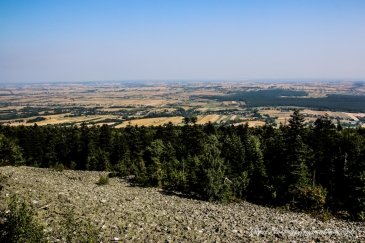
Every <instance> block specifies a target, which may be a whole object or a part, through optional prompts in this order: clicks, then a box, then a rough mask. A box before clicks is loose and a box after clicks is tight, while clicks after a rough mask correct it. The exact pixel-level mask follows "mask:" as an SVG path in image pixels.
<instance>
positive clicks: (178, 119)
mask: <svg viewBox="0 0 365 243" xmlns="http://www.w3.org/2000/svg"><path fill="white" fill-rule="evenodd" d="M182 119H183V117H182V116H174V117H156V118H143V119H135V120H130V121H125V122H123V123H122V124H120V125H118V126H116V128H122V127H126V126H128V125H131V126H136V125H137V126H161V125H164V124H167V123H169V122H171V123H172V124H174V125H179V124H181V123H182Z"/></svg>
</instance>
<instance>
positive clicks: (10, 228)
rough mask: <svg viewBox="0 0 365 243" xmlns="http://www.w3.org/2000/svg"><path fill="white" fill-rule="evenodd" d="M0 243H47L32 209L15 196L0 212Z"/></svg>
mask: <svg viewBox="0 0 365 243" xmlns="http://www.w3.org/2000/svg"><path fill="white" fill-rule="evenodd" d="M0 242H46V237H45V235H44V233H43V226H42V225H40V224H39V223H38V222H36V220H35V219H34V214H33V211H32V209H31V208H30V207H29V206H28V205H27V204H25V202H23V201H20V200H19V199H18V198H17V197H15V196H13V197H12V198H11V199H10V203H9V204H8V206H7V208H4V209H1V211H0Z"/></svg>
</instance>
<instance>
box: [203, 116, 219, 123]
mask: <svg viewBox="0 0 365 243" xmlns="http://www.w3.org/2000/svg"><path fill="white" fill-rule="evenodd" d="M220 117H221V116H220V115H206V116H198V121H197V124H206V123H208V122H211V123H214V122H217V121H218V120H219V119H220Z"/></svg>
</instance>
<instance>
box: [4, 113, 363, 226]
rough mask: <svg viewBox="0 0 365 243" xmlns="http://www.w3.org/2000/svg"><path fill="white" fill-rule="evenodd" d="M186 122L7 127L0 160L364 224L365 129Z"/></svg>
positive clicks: (296, 120) (296, 117)
mask: <svg viewBox="0 0 365 243" xmlns="http://www.w3.org/2000/svg"><path fill="white" fill-rule="evenodd" d="M185 123H186V124H185V125H184V126H173V125H172V124H167V125H165V126H159V127H137V126H136V127H133V126H128V127H126V128H124V129H114V128H110V127H108V126H106V125H105V126H101V127H100V126H92V127H88V126H86V125H81V126H79V127H77V126H69V127H66V126H42V127H40V126H37V125H34V126H31V127H25V126H18V127H10V126H1V127H0V164H1V165H8V164H11V165H21V164H25V165H28V166H38V167H56V166H59V165H62V166H64V167H66V168H70V169H76V170H107V171H114V172H117V173H118V174H119V175H122V176H130V175H132V176H131V178H133V183H135V184H138V185H143V186H157V187H161V188H164V189H167V190H174V191H179V192H182V193H189V194H193V195H196V196H198V197H200V198H202V199H205V200H217V201H230V200H235V199H244V200H248V201H252V202H256V203H261V204H266V205H278V206H280V205H290V206H293V207H296V208H301V209H305V210H317V209H321V208H329V209H331V210H332V211H335V212H337V211H342V212H348V213H349V214H350V215H351V216H353V217H355V218H357V219H360V220H365V129H361V128H358V129H342V128H341V126H340V125H337V126H335V125H334V124H332V122H331V121H330V120H329V119H328V118H326V117H324V118H321V119H318V120H317V121H316V122H315V124H314V126H310V127H306V126H305V125H304V118H303V116H302V115H301V114H300V113H299V111H295V112H294V113H293V115H292V117H291V119H290V121H289V125H288V126H281V127H280V128H278V129H277V128H273V127H272V126H270V125H267V126H263V127H259V128H249V127H248V126H247V125H240V126H224V125H221V126H214V125H213V124H206V125H196V124H195V123H194V119H186V120H185Z"/></svg>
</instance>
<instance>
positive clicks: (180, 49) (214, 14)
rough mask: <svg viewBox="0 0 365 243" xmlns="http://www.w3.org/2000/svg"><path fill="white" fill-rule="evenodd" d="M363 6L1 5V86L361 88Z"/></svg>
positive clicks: (43, 1)
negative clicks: (244, 83) (219, 83)
mask: <svg viewBox="0 0 365 243" xmlns="http://www.w3.org/2000/svg"><path fill="white" fill-rule="evenodd" d="M364 43H365V1H363V0H342V1H339V0H276V1H275V0H241V1H238V0H237V1H233V0H220V1H218V0H211V1H203V0H202V1H199V0H194V1H189V0H184V1H183V0H174V1H172V0H170V1H167V0H166V1H162V0H156V1H155V0H153V1H152V0H145V1H142V0H130V1H129V0H118V1H117V0H105V1H102V0H32V1H29V0H23V1H19V0H1V1H0V82H42V81H87V80H248V79H365V44H364Z"/></svg>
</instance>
